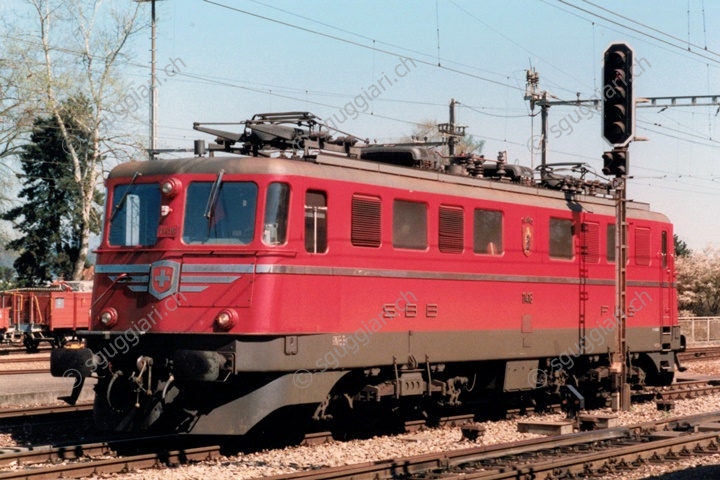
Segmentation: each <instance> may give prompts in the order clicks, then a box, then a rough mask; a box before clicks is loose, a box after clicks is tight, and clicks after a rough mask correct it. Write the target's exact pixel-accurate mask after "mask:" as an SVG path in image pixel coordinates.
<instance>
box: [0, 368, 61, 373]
mask: <svg viewBox="0 0 720 480" xmlns="http://www.w3.org/2000/svg"><path fill="white" fill-rule="evenodd" d="M32 373H50V367H48V368H27V369H23V370H0V375H29V374H32Z"/></svg>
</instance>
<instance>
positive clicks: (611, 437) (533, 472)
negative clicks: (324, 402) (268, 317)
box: [0, 411, 720, 480]
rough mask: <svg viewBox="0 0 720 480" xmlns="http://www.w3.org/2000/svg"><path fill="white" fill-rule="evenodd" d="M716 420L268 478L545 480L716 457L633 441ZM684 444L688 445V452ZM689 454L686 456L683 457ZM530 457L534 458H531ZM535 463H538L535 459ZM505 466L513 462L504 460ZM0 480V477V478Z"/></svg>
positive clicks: (695, 440) (702, 437) (709, 446)
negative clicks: (672, 458)
mask: <svg viewBox="0 0 720 480" xmlns="http://www.w3.org/2000/svg"><path fill="white" fill-rule="evenodd" d="M718 421H720V411H717V412H712V413H707V414H699V415H692V416H687V417H677V418H673V419H667V420H659V421H656V422H645V423H640V424H635V425H629V426H623V427H616V428H611V429H604V430H597V431H591V432H580V433H573V434H569V435H563V436H558V437H544V438H540V439H532V440H524V441H521V442H514V443H510V444H499V445H492V446H487V447H474V448H467V449H462V450H450V451H444V452H439V453H431V454H424V455H417V456H412V457H405V458H394V459H388V460H381V461H376V462H367V463H363V464H358V465H350V466H342V467H332V468H326V469H319V470H311V471H303V472H293V473H288V474H283V475H276V476H272V477H268V479H270V480H291V479H292V480H305V479H353V480H362V479H383V478H413V477H414V476H418V477H422V478H426V475H428V474H429V473H433V474H436V475H438V476H442V478H454V476H457V477H458V478H464V479H465V478H482V479H485V480H488V479H537V478H547V477H545V476H539V474H540V473H542V472H549V473H551V474H552V473H553V472H555V473H563V474H565V473H566V472H571V473H578V472H582V471H585V469H589V468H592V469H600V468H606V469H611V468H613V461H612V459H613V458H615V457H618V456H620V457H621V458H622V459H623V461H625V464H626V465H630V464H631V463H632V462H634V461H635V459H637V458H640V459H648V458H652V457H653V456H656V457H658V458H659V457H660V456H663V455H668V454H672V452H675V451H676V450H682V449H685V450H683V452H684V453H683V454H692V452H693V451H694V452H695V453H697V454H706V453H716V452H717V450H718V444H719V443H720V432H701V433H693V434H687V435H683V436H679V437H675V438H671V439H662V440H654V441H643V442H642V443H639V441H637V440H636V437H637V436H638V435H642V434H646V433H647V432H652V431H662V430H673V429H676V428H689V427H690V426H694V425H698V424H700V423H706V422H708V423H709V422H718ZM622 439H631V440H630V442H631V443H632V444H630V445H620V446H616V448H610V447H611V446H613V445H612V443H613V442H620V441H621V440H622ZM597 443H606V444H607V445H608V446H607V448H605V450H604V451H600V452H598V451H593V452H590V453H580V452H572V453H571V457H570V458H565V457H557V456H555V457H554V458H553V459H552V460H545V459H543V457H544V456H545V457H546V455H547V454H548V453H549V452H551V451H554V450H559V451H562V450H563V449H567V450H570V451H572V450H577V448H575V447H577V446H578V445H581V444H597ZM688 446H689V447H690V448H689V449H688ZM688 452H690V453H688ZM512 456H523V463H524V465H520V466H517V467H514V466H504V467H503V466H501V467H495V468H493V467H491V466H490V467H484V468H486V469H487V470H486V471H483V472H470V471H462V472H460V471H457V472H456V471H455V470H453V469H454V468H457V467H459V466H462V465H463V464H470V463H473V462H480V461H483V460H491V459H500V458H504V457H510V458H511V457H512ZM533 456H534V457H535V459H533ZM534 460H537V461H534ZM508 462H510V463H515V462H513V461H512V460H508ZM0 478H1V477H0Z"/></svg>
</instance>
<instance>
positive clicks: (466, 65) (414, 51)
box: [251, 0, 507, 78]
mask: <svg viewBox="0 0 720 480" xmlns="http://www.w3.org/2000/svg"><path fill="white" fill-rule="evenodd" d="M251 1H252V2H253V3H257V4H258V5H262V6H264V7H267V8H271V9H273V10H277V11H279V12H283V13H286V14H288V15H292V16H294V17H298V18H302V19H303V20H307V21H308V22H312V23H317V24H318V25H322V26H323V27H327V28H331V29H333V30H337V31H339V32H343V33H347V34H349V35H355V36H356V37H360V38H362V39H364V40H368V41H370V42H377V43H379V44H382V45H387V46H389V47H394V48H399V49H400V50H406V51H408V52H412V53H416V54H418V55H423V56H425V57H429V58H433V59H434V58H435V56H434V55H431V54H429V53H425V52H421V51H419V50H413V49H412V48H407V47H403V46H402V45H396V44H394V43H389V42H384V41H382V40H377V39H375V38H371V37H368V36H366V35H362V34H360V33H357V32H353V31H352V30H347V29H344V28H340V27H338V26H336V25H331V24H329V23H325V22H321V21H319V20H315V19H313V18H310V17H306V16H304V15H300V14H299V13H296V12H292V11H290V10H284V9H282V8H279V7H276V6H275V5H270V4H267V3H264V2H261V1H259V0H251ZM440 60H441V61H442V62H443V63H452V64H455V65H460V66H461V67H466V68H470V69H472V70H477V71H478V72H485V73H488V74H490V75H497V76H498V77H502V78H505V77H507V75H505V74H502V73H497V72H493V71H490V70H485V69H483V68H478V67H476V66H473V65H468V64H466V63H461V62H458V61H455V60H448V59H447V58H442V57H440Z"/></svg>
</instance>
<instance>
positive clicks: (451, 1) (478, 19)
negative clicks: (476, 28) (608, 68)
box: [449, 0, 591, 93]
mask: <svg viewBox="0 0 720 480" xmlns="http://www.w3.org/2000/svg"><path fill="white" fill-rule="evenodd" d="M449 1H450V3H451V4H453V5H455V7H457V8H458V9H459V10H461V11H462V12H464V13H465V14H466V15H468V16H469V17H470V18H472V19H473V20H475V21H477V22H478V23H480V24H481V25H483V26H485V28H487V29H488V30H491V31H493V32H495V34H496V35H498V36H500V37H502V38H504V39H505V40H507V41H508V42H510V43H512V44H513V45H515V46H516V47H518V48H520V49H521V50H523V51H525V52H527V53H529V54H531V55H533V56H535V57H537V58H539V59H540V60H542V61H543V62H545V63H547V64H548V65H550V66H551V67H552V68H554V69H556V70H557V71H559V72H561V73H564V74H565V75H567V76H568V77H570V78H572V79H574V80H576V81H577V82H579V83H581V84H583V85H585V86H586V87H588V88H591V87H590V86H589V85H587V84H586V83H585V82H584V81H582V80H580V79H579V78H577V77H575V76H573V75H572V74H570V73H568V72H566V71H564V70H563V69H561V68H560V67H557V66H555V65H553V64H552V63H551V62H550V61H548V60H546V59H544V58H543V57H541V56H540V55H537V54H536V53H535V52H533V51H531V50H529V49H527V48H525V47H523V46H522V45H520V44H519V43H517V42H516V41H514V40H513V39H511V38H510V37H508V36H506V35H505V34H503V33H502V32H500V31H498V30H497V29H495V28H493V27H492V25H489V24H488V23H486V22H484V21H483V20H482V19H480V18H478V17H476V16H475V15H473V14H472V13H471V12H469V11H467V10H466V9H464V8H463V7H461V6H460V5H458V4H457V3H455V2H454V1H453V0H449ZM560 88H562V87H560ZM563 90H567V91H568V92H572V90H570V89H565V88H563ZM572 93H575V92H572Z"/></svg>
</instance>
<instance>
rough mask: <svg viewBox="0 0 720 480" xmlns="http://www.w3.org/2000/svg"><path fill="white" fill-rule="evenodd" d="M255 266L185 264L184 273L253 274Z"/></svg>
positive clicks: (247, 264)
mask: <svg viewBox="0 0 720 480" xmlns="http://www.w3.org/2000/svg"><path fill="white" fill-rule="evenodd" d="M254 267H255V265H254V264H252V263H244V264H240V265H212V264H199V263H183V266H182V272H183V273H251V272H252V271H253V269H254Z"/></svg>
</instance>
